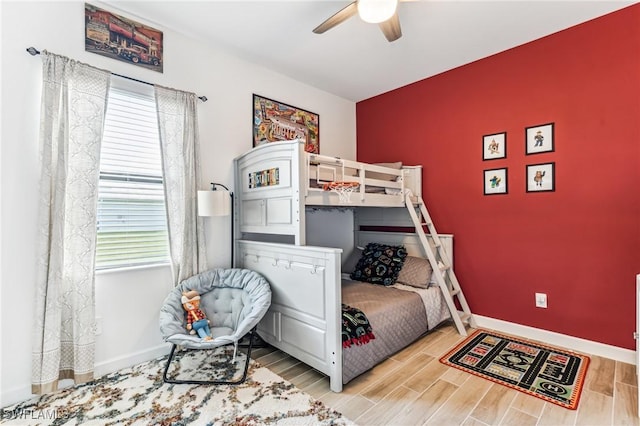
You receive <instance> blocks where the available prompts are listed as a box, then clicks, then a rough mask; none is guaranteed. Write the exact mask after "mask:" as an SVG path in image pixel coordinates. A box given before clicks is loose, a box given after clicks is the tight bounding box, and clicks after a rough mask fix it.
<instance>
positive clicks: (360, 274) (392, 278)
mask: <svg viewBox="0 0 640 426" xmlns="http://www.w3.org/2000/svg"><path fill="white" fill-rule="evenodd" d="M406 257H407V250H406V249H405V248H404V246H390V245H386V244H378V243H369V244H367V246H366V247H365V248H364V250H363V252H362V257H360V260H358V264H357V265H356V268H355V269H354V270H353V272H352V273H351V275H350V277H351V279H352V280H356V281H365V282H369V283H372V284H380V285H384V286H388V285H392V284H393V283H395V282H396V280H397V279H398V274H399V273H400V269H402V264H403V263H404V259H405V258H406Z"/></svg>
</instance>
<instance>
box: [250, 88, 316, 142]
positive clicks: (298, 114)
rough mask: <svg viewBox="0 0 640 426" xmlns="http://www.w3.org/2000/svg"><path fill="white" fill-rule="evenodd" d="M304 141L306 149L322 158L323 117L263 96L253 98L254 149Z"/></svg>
mask: <svg viewBox="0 0 640 426" xmlns="http://www.w3.org/2000/svg"><path fill="white" fill-rule="evenodd" d="M294 139H298V140H301V141H304V149H305V151H307V152H310V153H312V154H320V116H319V115H318V114H315V113H313V112H309V111H306V110H303V109H300V108H296V107H293V106H290V105H287V104H283V103H282V102H278V101H274V100H273V99H268V98H265V97H263V96H259V95H256V94H254V95H253V146H254V147H256V146H260V145H264V144H266V143H269V142H280V141H290V140H294Z"/></svg>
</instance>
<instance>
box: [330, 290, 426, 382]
mask: <svg viewBox="0 0 640 426" xmlns="http://www.w3.org/2000/svg"><path fill="white" fill-rule="evenodd" d="M342 303H344V304H346V305H349V306H352V307H354V308H358V309H360V310H361V311H362V312H364V313H365V315H366V316H367V318H368V319H369V322H370V323H371V327H372V328H373V334H374V335H375V339H374V340H371V341H370V342H369V343H367V344H364V345H357V346H356V345H352V346H351V347H350V348H343V350H342V382H343V383H348V382H349V381H351V380H352V379H353V378H355V377H356V376H358V375H360V374H362V373H364V372H365V371H367V370H369V369H370V368H372V367H373V366H375V365H376V364H378V363H380V361H382V360H384V359H386V358H387V357H389V356H390V355H392V354H394V353H396V352H398V351H399V350H400V349H402V348H404V347H406V346H407V345H409V344H410V343H412V342H414V341H415V340H416V339H417V338H418V337H420V336H421V335H422V334H424V333H425V332H426V331H428V330H429V329H430V328H433V327H435V326H436V325H438V324H431V325H429V324H428V323H427V315H426V312H425V305H424V303H423V301H422V299H421V297H420V296H419V295H418V294H416V293H413V292H409V291H404V290H399V289H396V288H392V287H384V286H381V285H374V284H369V283H363V282H359V281H351V280H343V282H342Z"/></svg>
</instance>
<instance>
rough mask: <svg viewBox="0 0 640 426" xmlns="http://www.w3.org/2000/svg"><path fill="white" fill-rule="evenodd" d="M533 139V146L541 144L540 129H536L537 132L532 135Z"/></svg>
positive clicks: (542, 137)
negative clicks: (534, 142)
mask: <svg viewBox="0 0 640 426" xmlns="http://www.w3.org/2000/svg"><path fill="white" fill-rule="evenodd" d="M533 139H534V140H535V141H536V144H535V145H533V146H534V147H536V146H542V141H544V136H542V131H540V130H538V132H537V133H536V135H535V136H534V137H533Z"/></svg>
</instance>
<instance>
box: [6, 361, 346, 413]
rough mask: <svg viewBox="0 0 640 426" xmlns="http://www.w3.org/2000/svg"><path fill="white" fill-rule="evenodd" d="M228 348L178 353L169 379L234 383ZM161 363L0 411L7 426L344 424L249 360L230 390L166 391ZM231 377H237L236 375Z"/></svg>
mask: <svg viewBox="0 0 640 426" xmlns="http://www.w3.org/2000/svg"><path fill="white" fill-rule="evenodd" d="M232 356H233V348H231V349H221V348H218V349H215V350H200V351H188V352H178V355H177V357H176V361H175V362H174V363H172V367H171V368H170V369H169V376H170V377H171V378H179V379H186V378H192V379H198V380H202V379H221V378H223V379H227V380H228V379H231V378H234V377H235V378H237V377H241V375H242V371H240V370H241V367H243V366H244V360H245V359H246V358H244V354H243V353H239V354H238V356H237V363H236V366H237V367H238V368H237V369H235V368H230V367H229V363H228V362H227V361H228V360H230V359H231V358H232ZM166 359H167V357H166V356H165V357H162V358H158V359H155V360H153V361H149V362H145V363H143V364H139V365H136V366H134V367H132V368H128V369H124V370H120V371H118V372H116V373H112V374H108V375H105V376H103V377H101V378H99V379H97V380H95V381H93V382H90V383H86V384H83V385H79V386H74V387H72V388H68V389H65V390H62V391H59V392H56V393H55V394H50V395H44V396H42V397H39V398H35V399H32V400H29V401H26V402H23V403H20V404H15V405H13V406H9V407H5V408H3V409H2V416H1V417H0V423H2V424H14V425H77V424H90V425H232V424H233V425H269V424H276V425H352V424H353V423H352V422H351V421H350V420H348V419H346V418H344V417H343V416H342V415H341V414H340V413H338V412H336V411H334V410H332V409H330V408H327V407H326V406H325V405H324V404H323V403H322V402H320V401H317V400H315V399H313V398H312V397H311V396H310V395H308V394H306V393H305V392H303V391H301V390H299V389H297V388H296V387H295V386H293V385H292V384H291V383H289V382H287V381H285V380H284V379H283V378H281V377H280V376H278V375H276V374H274V373H273V372H271V371H270V370H268V369H267V368H265V367H261V366H259V365H258V364H257V363H256V362H254V361H253V360H252V361H251V365H250V367H249V374H248V376H247V381H246V382H245V383H243V384H241V385H236V386H228V385H224V386H203V385H171V384H165V383H164V382H163V381H162V373H163V370H164V366H165V363H166ZM236 370H237V371H236Z"/></svg>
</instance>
